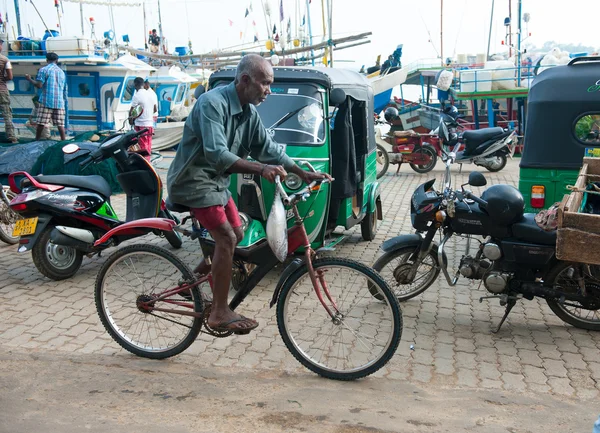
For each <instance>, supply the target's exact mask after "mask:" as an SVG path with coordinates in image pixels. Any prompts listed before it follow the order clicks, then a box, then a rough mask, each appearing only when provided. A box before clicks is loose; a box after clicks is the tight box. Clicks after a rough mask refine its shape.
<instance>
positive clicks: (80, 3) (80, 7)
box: [15, 0, 85, 37]
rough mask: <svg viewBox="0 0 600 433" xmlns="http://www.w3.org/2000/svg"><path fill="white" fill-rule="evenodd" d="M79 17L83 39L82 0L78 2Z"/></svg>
mask: <svg viewBox="0 0 600 433" xmlns="http://www.w3.org/2000/svg"><path fill="white" fill-rule="evenodd" d="M15 1H16V0H15ZM79 17H80V18H81V36H82V37H83V36H85V28H84V27H83V0H79Z"/></svg>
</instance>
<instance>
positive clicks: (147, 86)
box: [144, 78, 158, 127]
mask: <svg viewBox="0 0 600 433" xmlns="http://www.w3.org/2000/svg"><path fill="white" fill-rule="evenodd" d="M144 89H146V90H147V91H148V92H150V95H151V96H152V97H153V98H154V105H155V106H156V109H155V110H154V111H155V112H154V116H153V117H152V119H153V120H154V126H155V127H156V122H157V121H158V96H156V92H155V91H154V89H153V88H152V87H150V82H149V81H148V79H147V78H146V81H144Z"/></svg>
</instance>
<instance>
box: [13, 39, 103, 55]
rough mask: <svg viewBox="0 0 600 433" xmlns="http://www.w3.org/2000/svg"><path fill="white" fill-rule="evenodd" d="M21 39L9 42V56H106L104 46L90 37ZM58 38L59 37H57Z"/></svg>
mask: <svg viewBox="0 0 600 433" xmlns="http://www.w3.org/2000/svg"><path fill="white" fill-rule="evenodd" d="M53 39H54V38H48V39H46V40H37V39H26V38H23V39H20V40H13V41H11V42H10V44H8V52H7V53H6V54H7V55H8V57H45V56H46V53H47V52H54V53H56V54H58V56H59V58H69V57H89V56H100V57H104V50H103V47H102V46H100V45H99V44H97V43H95V42H94V41H92V40H89V39H83V38H75V37H74V38H72V39H71V38H69V39H61V40H60V41H55V40H53ZM57 39H58V38H57Z"/></svg>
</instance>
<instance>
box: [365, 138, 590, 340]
mask: <svg viewBox="0 0 600 433" xmlns="http://www.w3.org/2000/svg"><path fill="white" fill-rule="evenodd" d="M457 149H458V146H456V147H455V148H454V151H453V152H451V153H450V157H449V158H448V159H447V160H446V173H445V176H444V182H443V183H444V185H443V190H442V191H436V190H435V189H434V182H435V179H434V180H430V181H428V182H425V183H424V184H422V185H420V186H419V187H417V189H416V190H415V192H414V193H413V195H412V198H411V220H412V226H413V227H414V228H415V229H416V231H417V233H415V234H412V235H402V236H397V237H395V238H393V239H389V240H387V241H385V242H384V243H383V245H382V247H381V248H382V249H383V251H385V254H384V255H383V256H381V257H380V258H379V259H378V260H377V261H376V263H375V264H374V265H373V267H374V269H376V270H377V271H379V272H380V273H381V275H382V276H383V277H384V278H385V279H386V281H387V283H388V284H389V285H390V287H391V288H392V289H394V291H395V294H396V296H397V297H398V300H400V301H406V300H408V299H411V298H413V297H415V296H417V295H419V294H420V293H422V292H424V291H425V290H426V289H427V288H428V287H430V286H431V285H432V284H433V283H434V281H435V280H436V278H437V277H438V275H439V273H440V271H441V272H442V273H443V274H444V277H445V278H446V281H447V282H448V284H449V285H450V286H454V285H455V284H456V283H457V281H458V279H459V278H460V277H461V276H462V277H465V278H468V279H472V280H479V281H482V282H483V285H484V286H485V288H486V289H487V290H488V291H489V292H490V293H492V295H491V296H483V297H481V298H480V302H481V301H483V299H489V298H497V299H499V300H500V305H503V306H506V311H505V314H504V316H503V318H502V320H501V321H500V324H499V325H498V328H497V329H496V331H495V332H498V331H499V330H500V327H501V326H502V324H503V323H504V321H505V320H506V317H507V316H508V314H509V313H510V311H511V309H512V308H513V307H514V305H515V304H516V301H517V300H519V299H522V298H525V299H529V300H532V299H533V298H534V297H536V296H538V297H542V298H544V299H545V300H546V302H547V303H548V306H549V307H550V308H551V309H552V311H553V312H554V313H555V314H556V315H557V316H558V317H559V318H560V319H562V320H563V321H565V322H567V323H570V324H571V325H573V326H576V327H578V328H583V329H589V330H600V311H598V310H599V309H600V266H595V265H588V264H583V263H573V262H563V261H560V260H558V259H557V258H556V257H555V244H556V231H544V230H543V229H541V228H540V227H539V226H538V225H537V224H536V222H535V220H534V216H535V214H529V213H528V214H525V213H524V208H525V205H524V201H523V196H522V195H521V193H520V192H519V191H518V190H517V189H516V188H514V187H512V186H509V185H494V186H491V187H490V188H488V189H487V190H486V191H484V192H483V194H481V197H477V196H475V195H474V194H473V193H472V192H471V191H469V190H467V189H465V186H466V185H472V186H476V187H481V186H484V185H486V183H487V181H486V179H485V177H484V176H483V174H481V173H479V172H473V173H471V174H470V175H469V182H468V184H465V185H462V186H461V187H460V189H453V188H452V186H451V181H450V179H451V177H450V166H451V164H452V163H453V162H454V160H455V157H456V153H455V152H456V150H457ZM438 232H441V234H442V236H441V242H440V244H439V245H438V244H437V243H436V242H435V241H434V238H435V237H436V234H437V233H438ZM453 236H461V237H464V238H466V251H465V252H464V255H463V256H462V258H461V260H460V263H459V265H458V269H457V270H456V272H455V274H454V276H451V275H450V273H449V270H448V260H447V257H446V254H445V252H444V247H445V246H446V243H447V242H448V240H449V239H450V238H451V237H453ZM474 243H475V244H476V245H475V246H473V244H474ZM374 296H375V295H374Z"/></svg>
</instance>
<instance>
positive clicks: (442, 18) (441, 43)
mask: <svg viewBox="0 0 600 433" xmlns="http://www.w3.org/2000/svg"><path fill="white" fill-rule="evenodd" d="M440 58H441V59H442V66H443V65H444V0H440Z"/></svg>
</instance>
